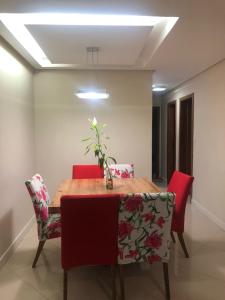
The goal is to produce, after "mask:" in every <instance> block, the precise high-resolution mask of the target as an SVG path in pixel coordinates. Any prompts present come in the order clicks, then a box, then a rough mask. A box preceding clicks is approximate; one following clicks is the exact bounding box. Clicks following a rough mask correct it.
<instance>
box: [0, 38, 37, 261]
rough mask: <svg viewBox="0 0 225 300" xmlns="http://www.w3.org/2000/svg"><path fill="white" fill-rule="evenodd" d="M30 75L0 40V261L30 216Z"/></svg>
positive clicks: (32, 155) (32, 154)
mask: <svg viewBox="0 0 225 300" xmlns="http://www.w3.org/2000/svg"><path fill="white" fill-rule="evenodd" d="M32 90H33V73H32V70H31V69H30V68H29V67H27V65H26V64H25V63H24V62H23V60H22V59H20V58H19V56H17V55H16V54H15V53H14V51H12V50H11V48H10V47H8V45H7V44H6V43H5V42H4V41H3V40H2V39H0V179H1V180H0V191H1V209H0V258H1V255H3V253H4V252H5V251H6V249H7V248H8V247H9V246H10V244H11V243H12V242H13V240H14V239H15V237H16V236H17V235H18V233H19V232H20V231H21V229H22V228H23V227H24V226H25V224H26V223H27V222H28V220H29V219H30V218H31V216H32V214H33V210H32V204H31V201H30V198H29V196H28V193H27V191H26V187H25V185H24V181H25V180H26V179H27V178H29V177H30V176H31V175H32V174H33V172H34V117H33V116H34V114H33V92H32Z"/></svg>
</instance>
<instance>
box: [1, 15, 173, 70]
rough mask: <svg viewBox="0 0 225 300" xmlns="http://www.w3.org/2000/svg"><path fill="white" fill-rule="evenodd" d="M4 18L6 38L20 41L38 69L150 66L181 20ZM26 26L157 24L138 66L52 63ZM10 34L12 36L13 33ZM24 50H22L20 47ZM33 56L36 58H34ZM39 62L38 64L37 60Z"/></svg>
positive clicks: (11, 16) (50, 17) (143, 18)
mask: <svg viewBox="0 0 225 300" xmlns="http://www.w3.org/2000/svg"><path fill="white" fill-rule="evenodd" d="M0 20H1V22H2V23H3V24H4V26H5V27H6V28H7V30H8V31H9V32H5V31H4V37H5V38H6V39H7V40H8V41H10V40H12V36H13V37H14V38H15V39H16V41H15V40H14V44H15V43H19V47H18V49H21V45H22V48H24V49H25V50H26V51H25V52H24V51H23V50H22V51H21V52H22V53H21V54H22V55H23V56H25V58H27V59H28V60H29V61H30V62H31V63H32V64H33V66H34V67H36V68H37V67H38V68H40V67H41V68H72V69H90V68H94V69H149V63H150V60H151V58H152V56H153V55H154V53H155V52H156V50H157V49H158V48H159V46H160V45H161V43H162V42H163V40H164V39H165V37H166V36H167V35H168V33H169V32H170V30H171V29H172V28H173V26H174V25H175V23H176V22H177V20H178V18H177V17H155V16H153V17H152V16H135V15H99V14H97V15H92V14H59V13H57V14H54V13H45V14H41V13H35V14H34V13H31V14H29V13H28V14H0ZM26 25H40V26H41V25H74V26H86V25H88V26H90V25H93V26H134V27H136V26H153V30H152V31H151V33H150V34H149V36H148V39H147V41H146V42H145V44H144V46H143V48H142V50H141V52H140V53H139V56H138V57H137V60H136V62H135V65H113V66H112V65H93V66H91V67H90V65H86V64H85V65H80V64H57V63H56V64H52V63H51V62H50V60H49V58H48V57H47V55H46V54H45V53H44V50H42V49H41V47H40V46H39V44H38V43H37V41H36V40H35V39H34V37H33V36H32V34H31V33H30V31H29V30H28V29H27V28H26ZM10 33H11V35H12V36H10ZM19 51H20V50H19ZM31 58H32V59H31ZM33 60H34V61H35V63H34V61H33Z"/></svg>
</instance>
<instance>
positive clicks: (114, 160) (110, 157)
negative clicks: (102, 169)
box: [107, 156, 117, 164]
mask: <svg viewBox="0 0 225 300" xmlns="http://www.w3.org/2000/svg"><path fill="white" fill-rule="evenodd" d="M108 159H111V160H112V161H113V162H114V163H115V164H116V163H117V161H116V159H115V158H114V157H112V156H109V157H108V158H107V160H108Z"/></svg>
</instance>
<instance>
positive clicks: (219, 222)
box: [191, 198, 225, 231]
mask: <svg viewBox="0 0 225 300" xmlns="http://www.w3.org/2000/svg"><path fill="white" fill-rule="evenodd" d="M191 202H192V203H193V204H194V205H195V206H196V208H197V209H198V210H199V211H200V212H201V213H202V214H203V215H205V216H206V217H208V218H209V219H210V220H211V221H213V222H214V223H215V224H216V225H218V226H219V227H220V228H221V229H223V230H224V231H225V222H224V221H222V220H220V219H219V218H218V217H217V216H216V215H214V214H213V213H212V212H211V211H209V210H208V209H207V208H205V207H204V206H203V205H202V204H200V203H199V202H198V201H196V200H195V199H193V198H192V199H191Z"/></svg>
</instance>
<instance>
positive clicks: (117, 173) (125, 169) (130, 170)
mask: <svg viewBox="0 0 225 300" xmlns="http://www.w3.org/2000/svg"><path fill="white" fill-rule="evenodd" d="M109 169H110V171H111V174H112V177H113V178H133V177H134V165H133V164H111V165H110V166H109Z"/></svg>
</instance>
